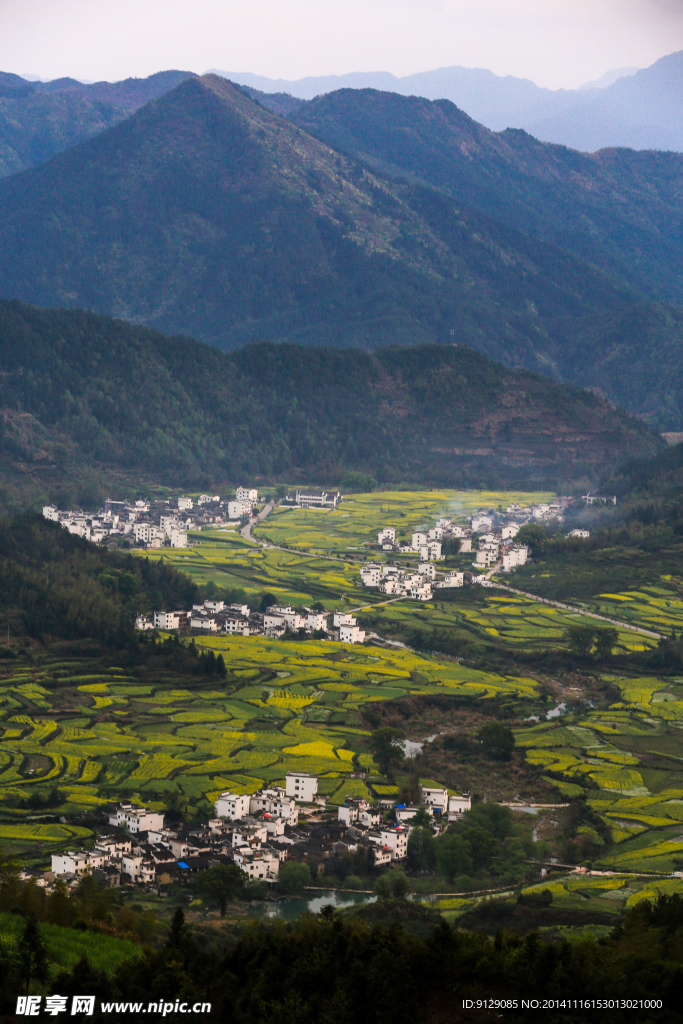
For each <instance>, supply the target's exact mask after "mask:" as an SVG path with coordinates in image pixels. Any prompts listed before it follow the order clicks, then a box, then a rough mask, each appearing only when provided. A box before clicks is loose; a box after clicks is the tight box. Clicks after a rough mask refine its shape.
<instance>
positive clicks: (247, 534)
mask: <svg viewBox="0 0 683 1024" xmlns="http://www.w3.org/2000/svg"><path fill="white" fill-rule="evenodd" d="M274 508H275V502H274V501H269V502H268V504H267V505H266V506H265V508H264V509H263V511H262V512H259V514H258V515H257V516H256V522H253V520H251V519H250V520H249V522H248V523H246V525H245V526H242V527H240V533H241V534H242V536H243V537H244V539H245V540H248V541H249V543H250V544H258V543H259V541H256V540H254V538H253V537H252V535H251V528H252V526H258V524H259V523H262V522H263V520H264V519H265V518H266V516H267V515H270V513H271V512H272V511H273V509H274Z"/></svg>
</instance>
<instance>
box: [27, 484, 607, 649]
mask: <svg viewBox="0 0 683 1024" xmlns="http://www.w3.org/2000/svg"><path fill="white" fill-rule="evenodd" d="M342 500H343V496H342V495H341V494H340V493H339V492H338V491H336V492H333V491H315V490H311V489H310V488H301V489H298V490H296V492H295V495H294V496H292V495H287V496H286V497H285V498H284V499H283V501H282V502H281V504H282V506H283V507H285V508H286V507H288V506H291V507H296V508H305V509H316V508H317V509H327V510H333V509H335V508H337V506H338V505H339V503H340V502H341V501H342ZM596 500H604V499H598V498H596V496H595V495H591V494H588V495H585V496H584V497H583V498H582V499H576V498H569V497H560V498H557V499H556V500H555V501H553V502H549V503H541V504H538V505H534V506H529V507H526V506H520V505H518V504H516V503H513V504H511V505H509V506H508V507H507V508H506V509H505V511H502V509H501V510H498V511H495V510H492V509H485V510H480V511H478V512H476V513H473V514H472V515H470V516H469V517H468V520H467V523H468V525H461V524H459V523H457V522H454V520H453V519H452V518H449V517H442V518H439V519H437V520H436V524H435V526H434V527H432V528H430V529H427V530H426V531H417V532H415V533H413V534H412V537H411V539H410V542H408V543H399V542H398V541H397V531H396V528H395V527H392V526H387V527H384V528H383V529H382V530H380V531H379V532H378V534H377V544H376V545H369V547H374V548H375V549H377V550H378V551H381V552H382V553H383V555H385V556H388V557H389V558H393V559H394V560H393V561H385V562H379V561H372V562H366V563H365V564H363V565H362V568H361V569H360V577H361V582H362V584H363V586H365V587H368V588H374V589H378V590H379V592H380V593H381V594H383V595H386V596H388V597H395V598H400V597H403V598H408V599H411V600H415V601H430V600H432V599H433V597H434V591H435V590H440V589H447V588H451V587H463V586H466V585H471V584H477V583H478V584H484V585H486V584H488V583H489V581H490V578H491V576H492V575H493V573H494V572H497V571H502V572H510V571H512V570H514V569H515V568H516V567H518V566H522V565H525V564H526V562H527V560H528V558H529V548H528V546H527V545H526V544H519V543H517V542H516V540H515V538H516V537H517V534H518V533H519V531H520V529H521V528H522V527H523V526H524V525H525V524H527V523H530V522H533V523H541V524H542V523H548V522H550V521H552V520H555V521H556V522H557V523H558V524H559V525H561V524H562V523H563V522H564V516H565V513H566V511H567V510H568V508H569V507H570V506H573V505H576V504H577V503H578V502H579V501H581V502H583V503H584V504H586V505H592V504H594V503H595V501H596ZM610 500H616V499H610ZM259 504H261V505H262V504H263V499H261V501H260V502H259V495H258V491H257V489H256V488H250V487H238V488H237V490H236V493H235V497H234V499H222V498H221V497H220V495H208V494H201V495H199V497H198V498H197V499H196V504H195V500H194V499H193V498H191V497H187V496H179V497H178V498H177V499H176V501H175V504H174V503H173V502H172V501H170V500H147V501H145V500H137V501H135V502H128V501H113V500H111V499H108V500H107V501H106V502H105V505H104V508H103V509H99V510H98V511H97V512H92V513H91V512H83V511H73V510H72V511H62V510H60V509H57V508H56V507H55V506H54V505H47V506H45V507H44V508H43V516H44V517H45V518H46V519H48V520H51V521H53V522H57V523H59V524H60V525H61V526H62V527H63V528H64V529H66V530H68V531H69V532H70V533H72V534H75V535H76V536H79V537H83V538H84V539H86V540H88V541H90V542H91V543H94V544H98V545H100V546H105V547H120V546H126V547H129V548H130V547H133V546H134V547H138V548H146V549H157V550H158V549H160V548H162V547H165V546H170V547H172V548H186V547H188V545H189V543H190V542H189V541H188V533H189V532H199V531H201V530H202V528H208V529H211V528H216V527H219V526H224V525H225V524H233V526H240V525H242V527H243V529H245V530H246V529H248V528H249V525H250V524H251V523H254V522H257V521H258V519H259V518H261V517H262V516H263V515H265V514H266V513H267V511H268V510H269V508H270V506H267V507H266V510H265V512H263V513H261V515H260V516H259V515H258V508H259ZM588 535H589V534H588V531H587V530H581V529H575V530H572V531H571V532H570V534H568V536H574V537H580V538H587V537H588ZM470 553H471V554H473V555H474V560H473V561H472V563H471V570H470V569H469V568H457V569H453V568H450V569H448V568H445V569H441V570H439V569H438V568H437V563H439V562H443V561H444V560H446V558H449V559H452V558H453V557H454V556H456V555H458V556H459V555H467V554H470ZM395 556H403V562H397V561H396V559H395ZM330 616H332V625H331V626H330V623H329V620H330ZM135 626H136V628H137V629H139V630H142V631H146V630H162V631H164V632H168V631H179V632H186V633H187V632H189V633H193V634H198V635H202V634H204V635H206V634H232V635H240V636H247V637H248V636H265V637H268V638H274V639H277V638H281V637H283V636H285V635H299V636H303V635H305V634H308V635H311V636H314V637H315V638H316V639H329V640H334V641H338V642H341V643H347V644H359V643H364V642H365V640H366V633H365V631H364V630H363V629H361V627H360V626H359V625H358V622H357V620H356V618H355V617H354V616H353V615H352V614H351V613H350V612H346V611H335V612H333V613H331V612H326V611H325V610H324V609H323V608H322V606H320V607H316V608H308V607H304V608H303V609H296V608H293V607H291V606H290V605H277V604H273V605H270V606H269V607H266V608H265V609H264V610H255V609H253V608H250V607H249V606H248V605H247V604H229V603H226V602H225V601H221V600H205V601H204V602H203V603H201V604H194V605H193V606H192V608H189V609H170V610H166V609H161V610H157V611H155V612H154V613H153V615H151V616H149V615H138V616H137V618H136V622H135Z"/></svg>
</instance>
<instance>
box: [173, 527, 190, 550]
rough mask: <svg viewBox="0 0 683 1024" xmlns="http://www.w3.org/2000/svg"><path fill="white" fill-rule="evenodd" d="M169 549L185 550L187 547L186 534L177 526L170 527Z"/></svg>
mask: <svg viewBox="0 0 683 1024" xmlns="http://www.w3.org/2000/svg"><path fill="white" fill-rule="evenodd" d="M171 547H172V548H186V547H187V533H186V532H185V530H181V529H179V528H178V527H177V526H172V527H171Z"/></svg>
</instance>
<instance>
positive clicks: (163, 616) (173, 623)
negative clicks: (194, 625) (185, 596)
mask: <svg viewBox="0 0 683 1024" xmlns="http://www.w3.org/2000/svg"><path fill="white" fill-rule="evenodd" d="M188 625H189V621H188V614H187V612H186V611H182V610H180V611H176V612H155V613H154V628H155V629H163V630H169V629H186V628H187V626H188Z"/></svg>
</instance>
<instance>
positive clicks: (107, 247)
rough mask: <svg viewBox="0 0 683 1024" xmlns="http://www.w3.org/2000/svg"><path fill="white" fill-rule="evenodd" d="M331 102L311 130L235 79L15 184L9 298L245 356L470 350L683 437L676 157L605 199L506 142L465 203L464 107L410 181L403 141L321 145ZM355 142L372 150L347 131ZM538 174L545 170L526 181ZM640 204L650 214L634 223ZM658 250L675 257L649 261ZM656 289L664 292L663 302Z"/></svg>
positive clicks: (198, 81)
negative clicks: (299, 350) (525, 167)
mask: <svg viewBox="0 0 683 1024" xmlns="http://www.w3.org/2000/svg"><path fill="white" fill-rule="evenodd" d="M79 95H80V94H79ZM399 99H400V98H399ZM311 109H312V112H311V113H310V114H309V115H307V116H308V118H309V122H310V123H308V124H307V127H309V128H310V129H311V130H310V131H308V130H305V129H304V128H303V127H299V126H298V125H295V124H294V123H293V122H292V121H291V120H289V119H287V118H285V117H282V116H279V115H277V114H275V113H273V112H272V111H270V110H267V109H265V108H264V107H262V106H260V105H259V104H258V103H256V102H254V101H253V100H252V99H250V98H249V97H248V96H247V95H246V94H245V93H244V92H243V91H242V90H240V89H239V88H237V87H235V86H233V85H232V84H231V83H229V82H227V81H225V80H224V79H222V78H219V77H217V76H214V75H207V76H204V77H203V78H189V79H187V80H186V81H183V82H181V83H180V84H179V85H177V86H176V87H175V88H174V89H172V90H171V91H170V92H167V93H166V94H165V95H163V96H161V97H160V98H158V99H155V100H152V101H151V102H150V103H148V104H147V105H146V106H144V107H143V108H142V109H139V110H137V111H136V112H135V113H133V114H132V115H131V116H130V117H128V118H126V119H125V120H124V121H122V122H121V123H119V124H116V125H114V126H113V127H109V128H107V129H106V130H104V131H101V132H100V133H99V134H97V135H96V136H95V137H94V138H90V139H86V140H84V141H83V142H81V143H79V144H78V145H76V146H72V147H71V148H70V149H68V150H67V151H65V152H63V153H60V154H58V155H56V156H54V157H53V158H52V159H51V160H48V161H47V162H45V163H42V164H40V166H37V167H33V168H31V169H30V170H26V171H24V172H23V173H20V174H13V175H11V176H10V177H7V178H5V179H4V180H3V181H1V182H0V247H1V248H2V250H3V254H4V259H3V261H2V263H1V264H0V295H3V296H4V297H6V298H17V299H22V300H23V301H26V302H32V303H35V304H39V305H45V306H55V307H58V306H67V307H70V308H74V307H81V308H88V309H93V310H97V311H99V312H102V313H107V314H110V315H114V316H120V317H123V318H125V319H127V320H129V321H132V322H134V323H143V324H146V325H147V326H150V327H154V328H156V329H159V330H164V331H170V332H173V333H176V332H181V333H183V334H187V335H189V336H191V337H195V338H199V339H200V340H203V341H209V342H211V343H214V344H216V345H217V346H218V347H221V348H224V349H232V348H235V347H236V346H239V345H241V344H244V343H246V342H250V341H259V340H261V339H268V340H272V341H278V342H280V341H289V342H297V343H301V344H306V345H312V346H321V345H324V346H335V347H340V346H358V347H363V348H367V349H375V348H378V347H380V346H386V345H390V346H393V345H401V346H409V345H415V344H421V343H438V344H442V345H443V344H446V345H448V344H452V343H453V342H456V343H460V344H466V345H469V346H470V347H472V348H474V349H476V350H478V351H481V352H484V353H486V355H488V356H489V357H490V358H493V359H496V360H497V361H499V362H501V363H503V364H505V365H507V366H513V367H515V366H524V367H526V368H528V369H531V370H536V371H539V372H543V373H545V374H547V375H549V376H553V377H555V378H556V379H561V380H564V381H568V382H570V383H574V384H578V385H580V386H583V387H595V388H600V389H601V390H602V392H603V393H604V394H605V395H606V396H607V397H609V398H610V399H611V400H612V401H613V402H615V403H617V404H619V405H622V406H623V407H624V408H626V409H628V410H629V411H631V412H634V413H636V414H638V415H644V416H645V417H647V418H648V419H649V420H650V421H651V422H652V423H653V424H654V425H657V426H659V427H660V429H670V430H674V429H678V427H679V426H680V424H681V423H683V406H682V405H681V397H680V390H679V381H680V370H681V350H682V347H681V339H683V314H681V313H680V310H679V309H678V308H676V307H671V308H669V307H667V306H664V305H661V304H658V303H656V302H652V301H650V299H651V298H652V296H653V295H656V296H659V295H662V294H666V295H668V296H670V301H671V299H672V298H673V301H676V296H677V295H678V292H677V291H676V289H675V288H674V284H673V282H675V279H676V275H675V273H674V272H673V270H672V268H673V267H675V266H676V265H677V263H676V261H677V259H678V256H679V254H680V243H679V241H678V240H677V238H676V237H675V230H674V229H673V228H672V227H671V226H672V225H675V224H676V223H678V220H677V219H676V218H677V217H678V219H680V205H679V204H678V201H677V200H676V198H675V196H673V195H671V194H670V193H672V189H673V191H675V187H674V186H672V185H671V180H674V181H675V180H676V165H674V164H671V166H670V163H671V162H668V163H667V161H666V160H662V161H660V162H659V163H657V162H655V163H654V165H653V169H652V172H651V173H650V172H648V174H642V175H641V176H640V177H639V175H638V173H637V170H638V169H637V168H636V167H634V168H633V169H632V173H631V172H630V171H629V167H627V166H626V164H624V167H621V165H619V168H617V169H616V170H615V169H614V168H612V167H610V166H607V165H606V167H605V168H603V169H602V170H601V171H600V173H597V172H596V174H595V175H594V177H593V178H592V179H591V181H590V185H591V187H592V190H593V192H594V193H595V194H596V195H597V196H598V199H597V200H595V201H591V202H588V201H587V200H586V190H585V189H584V190H577V187H576V182H577V181H580V180H582V178H585V177H586V176H587V170H586V169H585V168H584V167H583V164H582V163H581V160H580V158H579V156H578V154H576V155H574V157H573V158H571V159H570V158H569V157H567V158H566V159H565V160H564V163H563V161H562V160H560V159H559V158H558V159H557V160H555V161H554V162H553V160H552V159H551V160H550V163H549V164H548V159H549V158H548V157H547V155H546V154H547V152H550V151H549V150H548V151H546V150H538V151H536V150H533V147H529V146H526V149H529V154H526V155H525V152H524V147H522V149H521V150H520V151H519V152H517V150H516V149H515V146H514V145H512V144H510V143H509V142H508V141H507V140H503V141H502V142H498V141H495V140H494V142H490V144H489V145H488V149H490V150H492V151H493V152H488V150H487V152H486V153H485V154H484V156H482V157H481V158H479V159H478V160H477V161H475V165H476V166H474V167H470V166H469V165H467V162H466V161H462V160H461V161H459V162H458V161H451V162H452V174H453V177H454V178H457V179H458V181H459V182H460V184H459V185H458V187H457V188H456V187H455V185H453V186H452V187H451V188H450V190H447V189H446V187H445V184H447V181H446V182H445V180H444V175H445V176H446V179H447V177H448V175H449V174H450V173H451V172H450V171H449V170H447V169H445V165H447V164H448V159H447V158H448V157H449V153H451V151H452V149H453V140H454V139H455V138H458V137H459V136H462V138H460V142H459V143H458V145H461V146H465V148H468V147H469V148H470V149H471V148H472V146H471V145H470V143H469V142H468V138H467V132H465V130H464V129H463V127H462V125H461V124H460V121H462V120H464V115H460V113H459V112H457V114H458V118H456V120H457V121H458V123H457V124H455V125H447V129H448V132H450V135H449V137H448V139H447V140H446V143H445V150H446V152H442V149H443V147H442V149H439V147H438V146H437V145H436V143H435V142H434V140H433V138H430V137H428V136H429V133H428V131H427V130H426V129H425V130H424V131H422V128H421V127H420V119H419V118H418V119H417V120H416V124H415V132H417V133H418V135H419V133H420V131H422V135H421V136H420V137H419V138H416V139H414V143H415V144H414V145H412V144H411V145H412V149H411V152H412V151H413V150H414V152H415V153H416V154H418V155H417V156H416V157H415V159H416V160H417V161H418V163H419V165H420V168H421V171H422V180H421V181H419V182H417V181H415V180H414V175H413V180H397V179H396V178H395V177H394V178H392V177H389V176H387V174H386V173H385V171H386V170H392V169H395V168H393V167H388V164H389V163H390V162H391V154H390V153H389V154H385V156H384V157H381V154H380V153H379V150H378V149H377V147H378V146H379V148H380V149H381V143H382V139H381V138H380V139H379V140H377V141H376V142H373V143H372V145H371V144H370V142H368V144H367V146H366V150H367V152H366V153H365V155H364V157H363V159H370V158H372V159H373V160H374V163H375V169H371V168H370V166H369V165H368V164H367V163H363V162H361V161H359V160H358V159H357V158H356V156H355V155H348V154H347V153H344V152H342V151H341V150H340V149H335V148H333V147H332V146H331V145H329V144H328V143H326V142H323V141H321V140H320V139H319V138H317V137H316V136H315V135H314V134H312V133H311V132H312V131H323V130H327V128H328V127H329V124H328V121H329V119H327V120H325V119H323V120H322V121H321V120H320V119H318V120H315V118H314V117H313V115H314V114H315V112H316V110H317V109H318V108H317V107H316V108H314V109H313V108H311ZM435 110H437V111H438V110H440V108H435ZM297 116H298V115H297ZM303 116H304V115H303V113H302V114H301V117H302V118H303ZM378 116H379V117H380V120H381V116H382V115H381V114H380V115H378ZM391 116H392V117H398V115H397V114H394V113H393V112H392V115H391ZM404 119H405V118H404ZM376 120H377V117H375V121H376ZM448 132H447V134H448ZM482 132H483V129H482ZM331 134H333V133H332V132H331ZM475 134H476V133H475ZM489 134H490V133H489ZM335 138H336V136H335ZM339 145H340V146H343V145H354V139H353V138H352V137H351V136H349V134H348V132H346V133H345V132H341V134H340V141H339ZM482 145H483V143H482ZM373 147H374V148H373ZM484 148H486V147H484ZM532 150H533V152H532ZM375 151H377V154H378V155H377V156H375V155H374V154H375ZM541 154H543V155H544V157H543V159H544V160H545V164H544V163H543V160H542V159H541ZM551 155H552V154H551ZM451 156H452V153H451ZM494 158H495V159H494ZM532 158H533V159H532ZM402 159H403V158H402V157H401V154H400V153H399V154H397V155H396V159H395V160H394V161H393V163H394V164H396V163H398V164H399V167H400V166H401V160H402ZM525 160H529V161H531V162H533V163H534V165H535V173H534V174H526V175H525V174H523V173H522V172H521V170H520V164H522V163H523V162H524V161H525ZM572 160H573V161H574V162H575V163H576V167H575V168H570V167H569V165H570V164H571V163H572ZM444 161H445V164H444ZM622 163H624V161H622ZM546 164H548V166H546ZM616 164H619V161H618V160H617V161H616ZM565 165H567V166H565ZM378 168H379V169H378ZM403 170H404V172H405V171H408V172H410V171H411V167H410V166H408V164H406V161H405V160H403ZM432 171H434V173H433V174H432ZM629 174H630V176H631V177H632V178H634V179H635V184H633V185H631V186H629V187H626V185H625V183H624V182H625V180H626V179H627V178H629ZM473 177H474V178H476V179H478V180H479V181H480V187H479V188H478V189H473V188H472V179H473ZM547 178H549V179H550V180H549V181H546V179H547ZM404 179H405V173H404ZM425 179H429V180H428V184H425V183H424V182H425ZM648 183H649V184H648ZM435 185H436V186H437V187H434V186H435ZM549 189H550V190H551V191H553V190H555V192H556V193H557V198H556V200H555V205H554V206H553V204H552V203H549V200H548V190H549ZM492 192H496V193H497V195H498V199H497V201H496V202H495V203H494V202H493V201H492V199H491V195H492ZM651 193H653V195H654V198H653V197H652V196H651ZM463 196H464V197H465V198H463ZM475 201H476V202H477V203H479V204H480V208H479V209H477V208H476V207H475V206H474V205H472V203H473V202H475ZM624 207H625V208H627V209H628V208H630V207H634V210H635V211H636V212H635V213H634V214H633V215H632V216H631V217H630V218H629V217H627V216H625V215H621V214H620V215H617V212H615V211H617V210H620V209H622V208H624ZM531 208H534V209H535V208H537V213H534V214H533V215H532V213H531V212H530V210H531ZM677 211H678V213H677ZM503 217H507V222H505V221H504V220H503V219H502V218H503ZM494 218H495V219H494ZM550 222H553V224H554V225H555V227H554V229H553V230H551V229H550ZM577 225H578V227H577ZM533 230H535V231H536V233H537V235H538V236H541V237H534V236H533V234H532V231H533ZM584 235H587V236H590V237H593V236H595V237H596V238H597V239H598V241H597V242H596V244H594V245H590V244H588V242H586V241H585V239H584ZM570 236H571V237H570ZM579 236H580V237H579ZM582 239H583V240H582ZM653 242H657V246H656V248H657V251H659V252H660V253H661V259H659V261H657V260H654V261H653V258H652V257H647V258H646V257H642V258H641V257H639V258H638V259H637V260H636V254H637V253H641V252H648V251H650V249H652V247H653ZM660 243H661V244H660ZM560 246H565V248H561V247H560ZM569 248H573V249H574V251H568V249H569ZM608 257H609V258H608ZM631 269H633V273H631ZM626 270H628V271H629V274H626ZM634 275H635V276H634ZM625 277H629V280H625V279H624V278H625ZM645 278H647V280H648V281H649V282H650V283H651V284H652V282H654V281H657V282H660V283H661V287H659V290H657V289H654V287H653V288H652V289H650V293H649V294H650V297H649V298H647V297H645V296H644V294H643V291H642V288H643V281H644V280H645ZM634 282H635V283H634ZM667 282H668V283H667ZM674 293H675V294H674Z"/></svg>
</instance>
